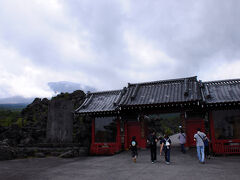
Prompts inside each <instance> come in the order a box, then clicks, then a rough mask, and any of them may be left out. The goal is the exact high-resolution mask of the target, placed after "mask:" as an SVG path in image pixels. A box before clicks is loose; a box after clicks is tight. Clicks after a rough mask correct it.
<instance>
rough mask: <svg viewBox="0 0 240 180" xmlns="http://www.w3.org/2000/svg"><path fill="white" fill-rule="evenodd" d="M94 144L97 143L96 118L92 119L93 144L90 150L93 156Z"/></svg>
mask: <svg viewBox="0 0 240 180" xmlns="http://www.w3.org/2000/svg"><path fill="white" fill-rule="evenodd" d="M94 143H95V118H92V142H91V148H90V153H91V154H94V153H95V149H94Z"/></svg>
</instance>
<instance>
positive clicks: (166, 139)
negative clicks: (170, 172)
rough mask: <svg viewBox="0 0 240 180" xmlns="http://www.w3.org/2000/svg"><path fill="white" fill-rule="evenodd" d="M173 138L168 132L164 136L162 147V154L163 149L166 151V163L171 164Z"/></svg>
mask: <svg viewBox="0 0 240 180" xmlns="http://www.w3.org/2000/svg"><path fill="white" fill-rule="evenodd" d="M171 143H172V142H171V139H170V138H169V136H168V135H167V134H166V135H165V136H164V139H163V140H162V141H161V143H160V144H161V148H160V156H161V154H162V150H163V151H164V153H165V161H166V164H170V148H171Z"/></svg>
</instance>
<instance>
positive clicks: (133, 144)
mask: <svg viewBox="0 0 240 180" xmlns="http://www.w3.org/2000/svg"><path fill="white" fill-rule="evenodd" d="M130 149H131V151H132V160H133V162H136V160H137V155H138V153H137V141H136V137H135V136H133V137H132V141H131V144H130Z"/></svg>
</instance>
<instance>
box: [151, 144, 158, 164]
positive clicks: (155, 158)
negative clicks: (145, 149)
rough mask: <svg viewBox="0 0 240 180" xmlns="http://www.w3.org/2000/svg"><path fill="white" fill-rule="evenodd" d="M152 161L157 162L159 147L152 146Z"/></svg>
mask: <svg viewBox="0 0 240 180" xmlns="http://www.w3.org/2000/svg"><path fill="white" fill-rule="evenodd" d="M150 149H151V160H152V162H153V161H155V160H157V146H151V147H150Z"/></svg>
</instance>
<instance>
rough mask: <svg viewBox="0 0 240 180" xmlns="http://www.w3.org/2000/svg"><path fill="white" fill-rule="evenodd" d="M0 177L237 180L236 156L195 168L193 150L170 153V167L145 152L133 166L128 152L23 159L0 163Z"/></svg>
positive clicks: (15, 179)
mask: <svg viewBox="0 0 240 180" xmlns="http://www.w3.org/2000/svg"><path fill="white" fill-rule="evenodd" d="M0 177H1V179H5V180H18V179H25V180H28V179H34V180H38V179H45V180H48V179H49V180H50V179H57V180H63V179H71V180H74V179H89V180H94V179H101V180H108V179H111V180H112V179H114V180H117V179H124V180H125V179H137V180H141V179H151V180H152V179H173V180H176V179H177V180H189V179H190V180H191V179H194V180H195V179H198V180H199V179H200V180H201V179H204V180H206V179H228V180H236V179H239V177H240V156H219V157H213V158H212V159H210V160H207V162H206V164H199V163H198V161H197V158H196V152H195V149H190V150H189V151H188V152H187V154H182V153H180V150H179V148H178V147H175V148H173V149H172V152H171V165H166V164H165V163H164V157H163V156H161V157H159V155H158V161H157V162H156V163H155V164H151V161H150V154H149V151H148V150H142V151H139V157H138V159H137V162H136V163H134V162H132V161H131V157H130V152H122V153H120V154H117V155H114V156H89V157H78V158H72V159H62V158H56V157H47V158H41V159H40V158H27V159H18V160H10V161H0Z"/></svg>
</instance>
